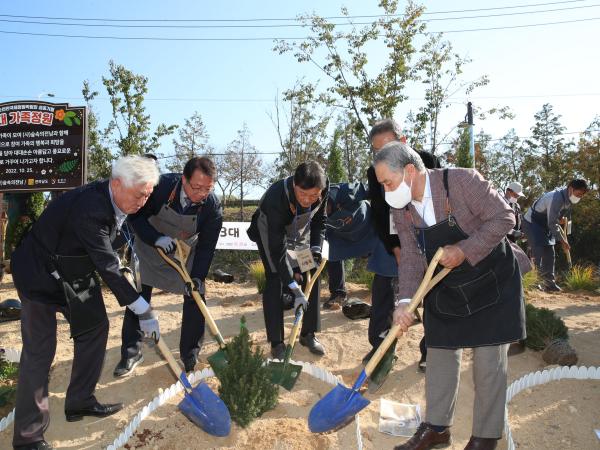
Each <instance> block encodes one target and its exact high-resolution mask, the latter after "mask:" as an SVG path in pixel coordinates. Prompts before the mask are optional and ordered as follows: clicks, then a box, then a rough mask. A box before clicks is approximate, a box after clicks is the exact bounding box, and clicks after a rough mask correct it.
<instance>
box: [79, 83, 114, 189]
mask: <svg viewBox="0 0 600 450" xmlns="http://www.w3.org/2000/svg"><path fill="white" fill-rule="evenodd" d="M81 93H82V94H83V98H84V99H85V103H86V105H87V120H88V123H87V125H88V145H87V151H88V154H87V179H88V180H90V181H93V180H99V179H102V178H108V177H109V176H110V169H111V163H112V160H113V155H112V153H111V151H110V149H109V148H108V147H107V146H106V145H105V144H104V139H103V138H104V136H103V134H102V132H101V130H100V128H99V123H98V116H97V115H96V113H95V111H94V108H93V106H92V100H94V98H95V97H96V96H97V95H98V91H93V90H92V88H91V87H90V83H89V81H88V80H85V81H84V82H83V88H82V89H81Z"/></svg>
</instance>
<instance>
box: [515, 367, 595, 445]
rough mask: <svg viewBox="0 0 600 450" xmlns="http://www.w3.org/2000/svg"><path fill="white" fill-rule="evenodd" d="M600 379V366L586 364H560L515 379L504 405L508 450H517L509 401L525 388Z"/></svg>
mask: <svg viewBox="0 0 600 450" xmlns="http://www.w3.org/2000/svg"><path fill="white" fill-rule="evenodd" d="M568 379H571V380H600V367H585V366H571V367H568V366H560V367H555V368H553V369H546V370H542V371H539V370H538V371H537V372H531V373H528V374H527V375H523V376H522V377H521V378H519V379H518V380H515V381H513V382H512V383H511V384H510V386H508V388H507V389H506V406H505V407H504V418H505V421H504V423H505V429H504V433H505V435H506V441H507V444H508V447H507V448H508V450H515V443H514V441H513V438H512V432H511V430H510V425H509V423H508V402H510V401H511V400H512V398H513V397H514V396H515V395H517V394H518V393H519V392H521V391H522V390H523V389H529V388H531V387H534V386H538V385H540V384H546V383H548V382H550V381H556V380H568Z"/></svg>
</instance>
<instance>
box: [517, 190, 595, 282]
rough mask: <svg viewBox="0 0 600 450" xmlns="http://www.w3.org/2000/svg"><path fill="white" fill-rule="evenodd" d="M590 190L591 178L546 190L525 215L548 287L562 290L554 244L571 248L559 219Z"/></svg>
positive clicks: (527, 233) (528, 234)
mask: <svg viewBox="0 0 600 450" xmlns="http://www.w3.org/2000/svg"><path fill="white" fill-rule="evenodd" d="M587 191H588V185H587V182H586V181H585V180H581V179H575V180H573V181H571V182H570V183H569V184H568V185H567V187H565V188H558V189H555V190H553V191H550V192H546V193H545V194H544V195H542V196H541V197H540V198H538V199H537V200H536V201H535V202H534V203H533V206H532V207H531V208H529V210H528V211H527V212H526V213H525V216H523V231H524V232H525V234H526V235H527V241H528V242H529V245H530V248H531V251H532V252H533V258H534V260H535V265H536V266H537V268H538V270H539V271H540V275H541V276H542V278H543V279H544V287H545V289H546V290H548V291H551V292H558V291H560V290H561V289H560V287H559V286H558V285H557V284H556V280H555V278H554V257H555V252H554V245H555V244H556V242H560V244H561V246H562V247H563V248H564V249H565V250H570V249H571V246H570V245H569V242H568V241H566V240H565V239H564V238H563V232H562V228H561V224H560V223H559V222H560V221H561V218H563V217H567V216H570V215H571V206H573V205H575V204H577V203H578V202H579V200H581V198H582V197H583V196H584V195H585V193H586V192H587ZM564 237H566V234H565V235H564Z"/></svg>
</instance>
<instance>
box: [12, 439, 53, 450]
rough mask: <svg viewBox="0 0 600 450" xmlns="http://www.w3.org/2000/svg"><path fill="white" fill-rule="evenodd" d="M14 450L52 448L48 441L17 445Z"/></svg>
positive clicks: (48, 449)
mask: <svg viewBox="0 0 600 450" xmlns="http://www.w3.org/2000/svg"><path fill="white" fill-rule="evenodd" d="M13 448H14V450H52V446H51V445H50V444H48V443H47V442H46V441H37V442H33V443H32V444H25V445H15V446H14V447H13Z"/></svg>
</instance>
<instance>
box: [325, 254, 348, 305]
mask: <svg viewBox="0 0 600 450" xmlns="http://www.w3.org/2000/svg"><path fill="white" fill-rule="evenodd" d="M327 275H328V277H329V294H330V295H331V297H332V298H333V297H343V298H346V273H345V270H344V261H329V262H328V263H327Z"/></svg>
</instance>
